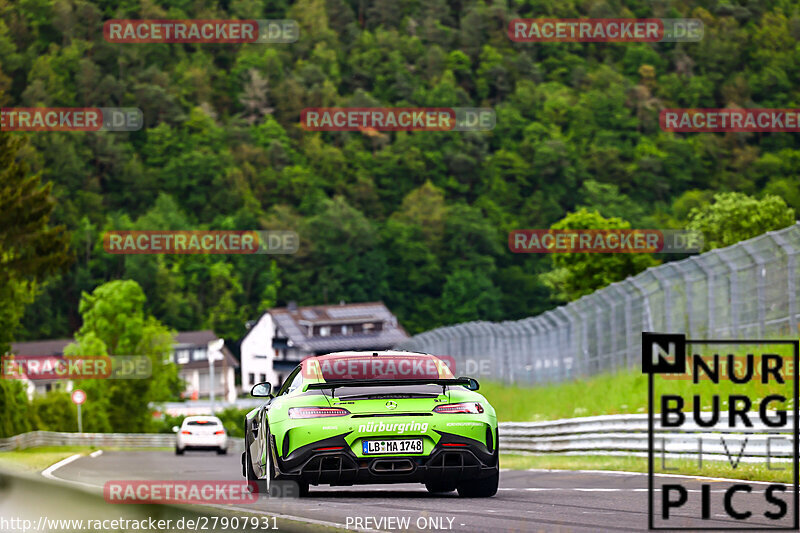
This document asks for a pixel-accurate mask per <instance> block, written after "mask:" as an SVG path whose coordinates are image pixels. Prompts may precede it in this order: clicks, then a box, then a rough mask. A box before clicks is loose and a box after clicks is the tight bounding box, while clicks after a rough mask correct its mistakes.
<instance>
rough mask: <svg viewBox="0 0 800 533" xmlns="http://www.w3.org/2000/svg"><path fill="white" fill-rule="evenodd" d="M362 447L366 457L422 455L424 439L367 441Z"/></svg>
mask: <svg viewBox="0 0 800 533" xmlns="http://www.w3.org/2000/svg"><path fill="white" fill-rule="evenodd" d="M361 446H362V449H363V452H364V455H380V454H384V453H422V439H394V440H365V441H363V442H362V443H361Z"/></svg>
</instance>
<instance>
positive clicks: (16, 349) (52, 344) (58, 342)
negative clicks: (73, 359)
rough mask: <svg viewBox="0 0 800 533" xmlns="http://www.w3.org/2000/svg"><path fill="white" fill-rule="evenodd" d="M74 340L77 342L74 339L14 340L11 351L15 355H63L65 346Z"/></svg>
mask: <svg viewBox="0 0 800 533" xmlns="http://www.w3.org/2000/svg"><path fill="white" fill-rule="evenodd" d="M73 342H75V340H74V339H49V340H41V341H28V342H12V343H11V353H13V354H15V355H63V354H64V348H66V347H67V345H68V344H71V343H73Z"/></svg>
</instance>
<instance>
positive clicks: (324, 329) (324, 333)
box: [319, 326, 331, 337]
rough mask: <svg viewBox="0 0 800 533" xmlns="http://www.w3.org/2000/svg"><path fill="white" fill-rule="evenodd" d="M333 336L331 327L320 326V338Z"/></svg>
mask: <svg viewBox="0 0 800 533" xmlns="http://www.w3.org/2000/svg"><path fill="white" fill-rule="evenodd" d="M330 334H331V327H330V326H320V327H319V336H320V337H327V336H329V335H330Z"/></svg>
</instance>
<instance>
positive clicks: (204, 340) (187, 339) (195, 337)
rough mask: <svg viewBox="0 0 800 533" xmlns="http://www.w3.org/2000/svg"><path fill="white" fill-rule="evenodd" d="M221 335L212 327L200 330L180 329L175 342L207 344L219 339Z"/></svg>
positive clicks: (196, 344) (197, 344)
mask: <svg viewBox="0 0 800 533" xmlns="http://www.w3.org/2000/svg"><path fill="white" fill-rule="evenodd" d="M218 338H219V337H217V336H216V334H215V333H214V332H213V331H211V330H210V329H202V330H199V331H179V332H178V336H177V337H176V338H175V344H191V345H193V346H200V345H203V346H206V345H207V344H208V343H209V342H211V341H214V340H217V339H218Z"/></svg>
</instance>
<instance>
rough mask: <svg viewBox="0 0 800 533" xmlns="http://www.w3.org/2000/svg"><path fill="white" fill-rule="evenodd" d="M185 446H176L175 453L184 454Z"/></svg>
mask: <svg viewBox="0 0 800 533" xmlns="http://www.w3.org/2000/svg"><path fill="white" fill-rule="evenodd" d="M183 451H184V450H183V448H178V447H177V446H175V455H183Z"/></svg>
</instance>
